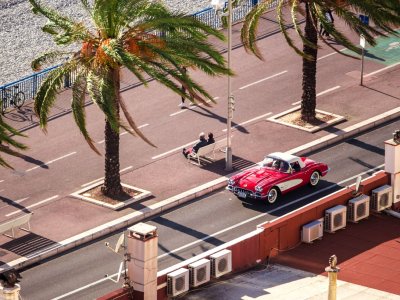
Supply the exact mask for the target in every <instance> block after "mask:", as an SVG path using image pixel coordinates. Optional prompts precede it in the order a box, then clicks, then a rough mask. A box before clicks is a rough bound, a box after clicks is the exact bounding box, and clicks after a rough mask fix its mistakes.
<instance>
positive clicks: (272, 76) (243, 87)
mask: <svg viewBox="0 0 400 300" xmlns="http://www.w3.org/2000/svg"><path fill="white" fill-rule="evenodd" d="M286 72H287V70H285V71H283V72H280V73H277V74H274V75H271V76H269V77H266V78H263V79H260V80H258V81H255V82H253V83H250V84H248V85H245V86H242V87H241V88H239V90H243V89H245V88H248V87H250V86H252V85H255V84H257V83H260V82H263V81H265V80H268V79H271V78H274V77H276V76H279V75H282V74H285V73H286Z"/></svg>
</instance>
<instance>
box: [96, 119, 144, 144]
mask: <svg viewBox="0 0 400 300" xmlns="http://www.w3.org/2000/svg"><path fill="white" fill-rule="evenodd" d="M146 126H149V124H147V123H146V124H143V125H140V126H139V127H138V129H141V128H143V127H146ZM127 133H128V131H124V132H122V133H120V134H119V136H123V135H125V134H127ZM103 143H104V140H101V141H98V142H97V144H103Z"/></svg>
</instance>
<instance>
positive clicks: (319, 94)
mask: <svg viewBox="0 0 400 300" xmlns="http://www.w3.org/2000/svg"><path fill="white" fill-rule="evenodd" d="M339 88H340V85H337V86H334V87H333V88H330V89H327V90H325V91H322V92H320V93H318V94H317V97H318V96H321V95H324V94H327V93H329V92H332V91H334V90H337V89H339ZM300 103H301V101H297V102H293V103H292V105H297V104H300Z"/></svg>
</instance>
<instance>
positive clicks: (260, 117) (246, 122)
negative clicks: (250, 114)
mask: <svg viewBox="0 0 400 300" xmlns="http://www.w3.org/2000/svg"><path fill="white" fill-rule="evenodd" d="M269 115H272V112H269V113H266V114H264V115H262V116H258V117H255V118H253V119H251V120H248V121H245V122H243V123H239V124H237V125H235V126H232V129H233V128H237V127H239V126H243V125H246V124H248V123H251V122H253V121H256V120H258V119H262V118H265V117H267V116H269ZM222 131H224V132H225V131H227V129H226V128H225V129H222Z"/></svg>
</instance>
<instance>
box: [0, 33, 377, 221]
mask: <svg viewBox="0 0 400 300" xmlns="http://www.w3.org/2000/svg"><path fill="white" fill-rule="evenodd" d="M353 38H354V39H356V38H357V37H356V36H353ZM258 45H259V47H260V50H261V51H262V52H263V53H267V54H268V56H266V60H267V62H266V63H260V61H259V60H258V59H256V58H255V57H254V56H250V55H247V54H246V53H245V51H244V49H243V48H242V47H239V48H237V49H235V50H234V51H233V53H232V62H233V65H232V69H233V70H235V71H236V73H237V76H235V77H234V78H233V87H234V88H233V93H234V95H235V99H236V105H235V107H236V111H235V114H234V123H233V126H237V130H239V131H240V132H242V133H248V129H247V126H249V125H251V124H253V123H255V122H258V121H260V120H263V119H265V118H266V117H267V116H270V115H273V114H277V113H280V112H282V111H285V110H287V109H290V108H292V107H293V105H294V104H296V103H297V102H298V101H299V100H300V97H301V78H300V74H301V67H302V66H301V59H300V58H299V57H298V56H297V55H296V54H294V53H293V51H292V50H290V49H289V47H287V45H286V42H285V41H284V40H283V38H282V36H281V35H280V34H276V35H272V36H269V37H268V38H264V39H262V40H260V41H259V44H258ZM359 66H360V62H359V61H357V60H354V59H349V58H345V57H342V56H340V55H339V54H336V53H335V52H332V50H331V49H329V48H327V47H323V48H322V49H320V50H319V60H318V86H317V93H318V97H327V96H329V95H330V94H331V93H333V92H336V91H340V89H342V88H344V87H346V86H348V85H349V82H350V83H353V84H354V78H350V77H349V76H347V75H346V74H349V73H351V72H354V71H355V70H359ZM381 68H382V65H381V64H380V63H379V62H377V61H372V60H367V61H366V62H365V69H364V70H365V74H367V73H369V72H373V71H375V70H378V69H381ZM331 74H335V76H331ZM193 75H194V77H195V78H196V79H197V80H198V81H199V82H201V83H202V84H203V85H204V86H205V87H206V88H207V90H208V91H209V92H210V93H211V95H214V96H215V98H216V100H217V102H218V104H216V105H215V106H214V107H213V108H211V109H209V108H205V107H203V106H194V107H192V108H191V109H186V110H181V109H179V108H178V106H177V105H178V104H179V101H180V97H178V96H176V95H174V94H173V93H172V92H170V91H169V90H166V89H165V88H163V87H161V86H160V85H159V84H158V83H156V82H151V83H150V84H149V88H145V87H143V86H140V87H137V88H134V89H130V90H127V91H125V92H124V93H123V97H124V98H125V99H126V100H128V101H127V105H128V107H129V110H130V111H131V112H132V114H133V117H134V118H135V120H136V123H137V124H138V126H140V127H141V128H142V130H143V133H144V134H145V135H146V136H147V137H148V138H149V139H150V140H151V141H153V142H154V143H155V144H156V145H157V146H158V148H152V147H150V146H148V145H147V144H145V143H144V142H143V141H141V140H139V139H138V138H132V137H130V136H129V135H128V134H124V133H122V135H121V148H120V149H121V152H120V159H121V160H120V163H121V164H120V166H121V170H123V171H129V170H132V169H136V168H139V167H141V166H144V165H147V164H149V163H152V162H153V161H155V160H157V159H160V158H162V157H165V156H166V155H168V154H169V153H171V152H178V151H180V150H181V148H182V147H183V146H185V145H188V144H192V143H193V142H194V141H195V140H196V138H197V135H198V133H199V132H201V131H204V132H207V131H212V132H214V134H215V136H216V137H217V138H218V137H221V136H223V135H225V132H224V129H225V127H226V98H227V97H226V78H207V77H206V76H205V75H202V74H198V73H193ZM122 80H123V81H124V82H129V81H131V80H132V79H131V78H130V77H129V76H127V75H126V74H125V75H124V76H122ZM277 95H279V97H278V96H277ZM69 103H70V101H69V98H68V97H63V98H62V100H60V101H58V103H57V107H58V108H57V109H55V110H63V109H67V108H68V107H69V105H70V104H69ZM6 117H7V116H6ZM87 123H88V130H89V132H90V133H91V134H92V137H93V139H94V140H95V141H96V144H97V146H98V147H99V150H100V151H101V152H103V146H104V144H103V139H104V136H103V131H104V129H103V128H104V118H103V117H102V115H101V114H100V112H99V110H98V109H97V108H96V107H95V106H94V105H89V106H88V107H87ZM241 124H242V125H241ZM25 133H27V134H28V136H29V139H22V140H21V141H23V142H24V143H26V144H27V145H28V146H29V147H30V149H29V150H28V151H27V152H26V153H25V154H26V156H27V157H26V159H25V160H21V159H17V158H13V157H10V158H8V157H7V160H8V162H10V163H11V164H12V165H13V166H14V167H15V171H9V170H6V169H0V199H1V200H3V202H7V203H10V204H8V205H3V206H1V207H0V220H1V219H4V218H5V216H6V215H7V214H10V213H14V212H16V211H19V210H21V208H23V207H25V208H28V209H29V210H31V211H34V210H35V208H36V207H38V204H40V203H42V204H43V203H48V202H50V201H57V200H59V199H61V198H63V197H65V196H67V195H69V194H71V193H73V192H75V191H77V190H79V189H81V188H82V187H83V186H86V185H87V184H88V183H90V182H93V181H94V180H97V179H99V178H102V177H103V175H104V174H103V172H104V169H103V166H104V157H103V156H97V155H96V154H95V153H94V152H92V151H91V150H90V149H89V147H88V146H87V145H86V143H85V142H84V140H83V138H82V137H81V135H80V133H79V132H78V129H77V128H76V125H75V123H74V122H73V120H72V117H71V114H66V115H64V116H61V117H59V118H56V119H54V120H52V121H50V123H49V127H48V133H47V135H44V134H43V132H41V130H40V129H39V128H38V127H34V128H32V129H30V130H28V131H26V132H25ZM237 149H238V148H237ZM247 153H248V151H247ZM239 154H240V153H239ZM259 154H260V153H254V157H249V159H254V161H255V159H259V156H258V155H259Z"/></svg>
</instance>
